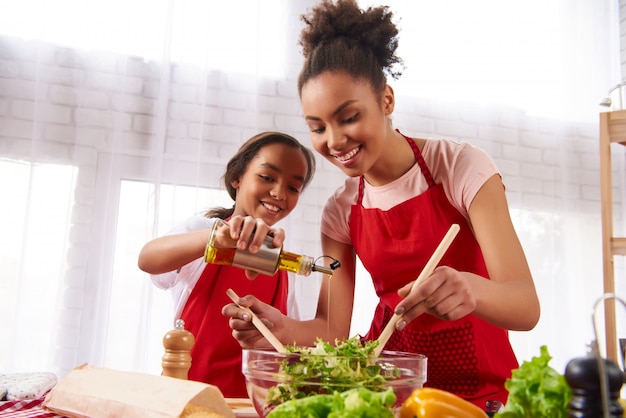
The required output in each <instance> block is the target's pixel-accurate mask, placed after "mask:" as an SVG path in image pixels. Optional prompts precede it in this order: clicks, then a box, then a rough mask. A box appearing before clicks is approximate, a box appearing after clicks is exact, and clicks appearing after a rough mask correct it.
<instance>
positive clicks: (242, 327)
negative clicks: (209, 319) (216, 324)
mask: <svg viewBox="0 0 626 418" xmlns="http://www.w3.org/2000/svg"><path fill="white" fill-rule="evenodd" d="M237 303H238V304H239V305H240V306H244V307H247V308H250V309H251V310H252V312H254V313H255V314H256V315H257V316H258V317H259V319H261V321H262V322H263V323H264V324H265V326H266V327H267V328H269V330H270V331H272V333H274V334H275V335H276V333H277V331H278V330H280V328H281V326H282V324H283V314H282V313H281V312H280V311H279V310H278V309H276V308H274V307H273V306H271V305H268V304H267V303H264V302H261V301H260V300H259V299H257V298H256V297H254V296H252V295H247V296H243V297H241V298H239V300H238V301H237ZM222 315H224V316H227V317H230V319H229V321H228V324H229V325H230V328H231V329H232V335H233V337H234V338H235V339H236V340H237V341H238V342H239V345H241V347H243V348H266V347H271V344H270V343H269V342H268V341H267V340H266V339H265V337H263V335H262V334H261V333H260V332H259V330H258V329H257V328H256V326H254V324H253V323H252V318H251V317H250V315H249V314H248V313H247V312H246V311H244V310H243V309H240V308H239V307H238V306H237V305H235V304H234V303H229V304H228V305H225V306H224V307H223V308H222ZM276 337H277V338H279V337H278V335H277V336H276ZM279 339H280V338H279Z"/></svg>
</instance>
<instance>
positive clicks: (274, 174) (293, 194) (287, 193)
mask: <svg viewBox="0 0 626 418" xmlns="http://www.w3.org/2000/svg"><path fill="white" fill-rule="evenodd" d="M308 169H309V167H308V163H307V160H306V158H305V156H304V154H303V153H302V152H301V151H300V150H299V149H298V148H294V147H291V146H288V145H285V144H281V143H274V144H269V145H265V146H264V147H263V148H261V149H260V150H259V152H258V153H257V154H256V156H255V157H254V158H253V159H252V160H251V161H250V163H249V164H248V167H247V168H246V171H245V172H244V174H243V175H242V176H241V177H240V178H239V179H237V180H234V181H233V182H232V183H231V185H232V186H233V187H234V188H235V189H236V202H235V212H234V213H233V215H241V216H248V215H249V216H253V217H255V218H261V219H263V221H265V223H267V224H268V225H274V224H275V223H276V222H278V221H280V220H281V219H283V218H284V217H285V216H287V215H288V214H289V213H290V212H291V211H292V210H293V209H294V208H295V207H296V204H297V203H298V199H299V198H300V193H301V192H302V189H303V187H304V186H303V185H304V179H305V177H306V175H307V173H308Z"/></svg>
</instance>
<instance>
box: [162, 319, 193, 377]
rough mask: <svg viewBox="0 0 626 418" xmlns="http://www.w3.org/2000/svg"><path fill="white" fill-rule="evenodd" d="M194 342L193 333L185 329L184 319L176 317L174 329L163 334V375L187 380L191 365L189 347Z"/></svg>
mask: <svg viewBox="0 0 626 418" xmlns="http://www.w3.org/2000/svg"><path fill="white" fill-rule="evenodd" d="M194 343H195V338H194V336H193V334H192V333H191V332H189V331H187V330H185V321H183V320H182V319H177V320H176V325H175V326H174V329H173V330H171V331H168V332H167V333H165V336H163V347H164V348H165V354H163V359H162V360H161V367H162V368H163V376H170V377H176V378H179V379H185V380H187V378H188V373H189V368H190V367H191V348H192V347H193V344H194Z"/></svg>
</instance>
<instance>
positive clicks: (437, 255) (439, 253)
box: [374, 224, 460, 357]
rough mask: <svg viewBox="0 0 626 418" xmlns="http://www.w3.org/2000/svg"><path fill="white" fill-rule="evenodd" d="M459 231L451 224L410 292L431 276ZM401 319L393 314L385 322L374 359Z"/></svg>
mask: <svg viewBox="0 0 626 418" xmlns="http://www.w3.org/2000/svg"><path fill="white" fill-rule="evenodd" d="M459 229H460V227H459V225H458V224H452V226H451V227H450V229H449V230H448V232H447V233H446V235H445V236H444V237H443V239H442V240H441V242H440V243H439V246H438V247H437V248H436V249H435V252H434V253H433V255H432V256H431V257H430V260H428V262H427V263H426V265H425V266H424V269H423V270H422V272H421V273H420V275H419V276H418V277H417V279H415V281H414V282H413V286H411V291H413V289H415V287H416V286H417V285H418V284H420V283H421V282H422V281H423V280H424V279H425V278H426V277H428V276H430V275H431V274H432V272H433V270H435V267H437V264H439V261H441V257H443V255H444V254H445V252H446V251H447V250H448V247H449V246H450V244H451V243H452V240H453V239H454V238H455V237H456V234H457V233H458V232H459ZM401 317H402V315H398V314H395V313H394V314H393V316H392V317H391V319H390V320H389V322H387V325H386V326H385V328H384V329H383V332H381V333H380V336H379V337H378V341H379V344H378V345H377V346H376V348H375V349H374V355H375V356H376V357H378V356H379V355H380V353H381V352H382V351H383V348H384V347H385V345H386V344H387V341H389V338H390V337H391V334H392V333H393V330H395V329H396V323H397V322H398V320H399V319H400V318H401Z"/></svg>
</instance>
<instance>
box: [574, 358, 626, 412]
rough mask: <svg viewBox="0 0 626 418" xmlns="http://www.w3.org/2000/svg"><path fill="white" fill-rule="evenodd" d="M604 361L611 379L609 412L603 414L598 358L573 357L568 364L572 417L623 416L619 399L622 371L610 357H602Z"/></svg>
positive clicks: (609, 379) (609, 384)
mask: <svg viewBox="0 0 626 418" xmlns="http://www.w3.org/2000/svg"><path fill="white" fill-rule="evenodd" d="M601 361H603V362H604V366H603V368H604V369H605V370H604V373H606V379H607V383H608V388H607V390H608V414H604V408H603V402H602V391H601V386H600V377H601V371H600V367H599V365H598V359H597V358H596V357H595V356H586V357H578V358H574V359H572V360H570V361H569V363H567V366H566V368H565V380H566V381H567V383H568V384H569V385H570V387H571V388H572V399H571V400H570V402H569V405H568V410H569V417H570V418H599V417H603V416H604V417H610V418H618V417H623V413H624V410H623V409H622V406H621V405H620V403H619V400H618V399H619V392H620V389H621V388H622V371H621V370H620V368H619V366H618V365H617V364H615V362H613V361H611V360H610V359H605V358H603V359H602V360H601Z"/></svg>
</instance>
